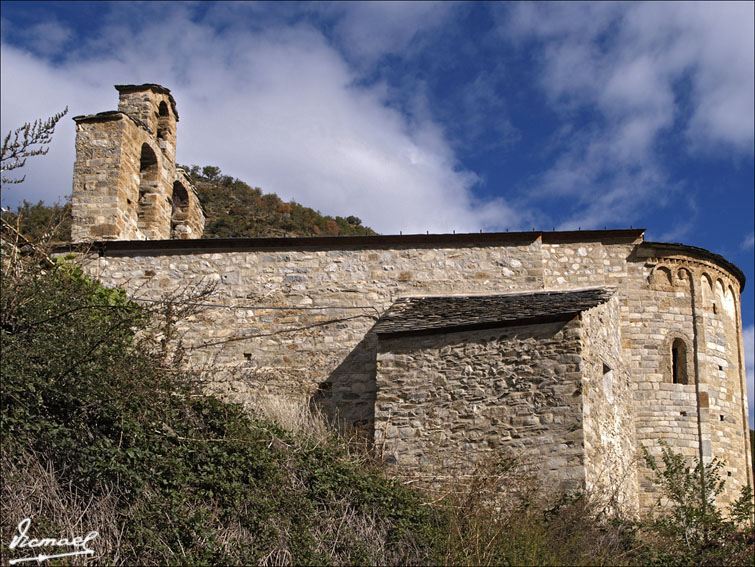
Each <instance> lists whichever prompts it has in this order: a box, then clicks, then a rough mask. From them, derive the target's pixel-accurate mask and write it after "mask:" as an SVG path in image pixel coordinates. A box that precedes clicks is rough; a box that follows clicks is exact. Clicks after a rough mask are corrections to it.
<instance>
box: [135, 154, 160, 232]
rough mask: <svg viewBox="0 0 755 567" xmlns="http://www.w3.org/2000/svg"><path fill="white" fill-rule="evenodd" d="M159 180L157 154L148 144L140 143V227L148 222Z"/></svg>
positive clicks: (138, 214) (138, 215) (138, 213)
mask: <svg viewBox="0 0 755 567" xmlns="http://www.w3.org/2000/svg"><path fill="white" fill-rule="evenodd" d="M158 181H159V167H158V163H157V155H155V152H154V151H153V150H152V148H150V147H149V145H148V144H142V151H141V156H140V158H139V208H138V211H137V219H138V223H139V226H140V228H142V227H143V226H144V223H148V222H149V221H150V220H152V219H151V217H152V214H151V213H152V211H153V209H154V206H155V199H157V188H158Z"/></svg>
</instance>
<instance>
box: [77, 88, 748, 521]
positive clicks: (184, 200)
mask: <svg viewBox="0 0 755 567" xmlns="http://www.w3.org/2000/svg"><path fill="white" fill-rule="evenodd" d="M116 89H117V90H118V92H119V95H120V101H119V105H118V110H117V111H111V112H103V113H99V114H93V115H89V116H77V117H75V118H74V120H75V122H76V131H77V137H76V163H75V166H74V180H73V196H72V198H73V216H74V226H73V238H74V240H75V241H76V242H87V243H90V246H89V247H88V250H89V256H88V257H87V269H88V270H89V272H90V273H91V274H92V275H93V276H95V277H97V278H99V279H100V280H101V281H103V282H104V283H105V284H106V285H118V286H123V287H124V288H126V289H127V290H129V291H130V293H131V295H132V296H133V297H135V298H137V299H147V300H149V299H157V298H160V297H163V296H165V295H166V294H169V293H174V292H176V291H177V290H183V289H192V288H196V289H199V288H201V287H202V286H205V285H207V284H209V283H212V284H213V285H215V286H216V288H215V291H214V293H213V295H212V297H211V299H209V300H206V302H207V304H206V305H205V306H204V309H203V310H202V311H201V312H200V313H198V314H197V315H194V316H192V317H191V318H189V319H188V320H186V321H183V322H182V323H181V324H180V330H181V331H182V333H183V337H184V339H183V341H184V345H185V346H186V347H187V349H188V353H189V355H190V357H189V358H190V361H191V363H192V364H195V365H197V366H198V367H202V366H204V367H205V368H207V367H210V368H212V372H211V373H209V375H210V376H212V379H211V381H210V382H209V383H208V384H207V388H208V389H209V390H211V391H215V392H219V393H222V394H223V395H225V396H226V397H229V398H231V399H233V400H236V401H240V402H244V401H245V400H246V401H248V400H250V399H252V398H253V397H254V396H262V395H276V396H286V397H291V398H296V399H300V400H302V401H303V402H309V403H314V404H318V405H319V406H320V407H322V408H323V409H324V410H326V411H327V412H328V414H329V415H330V416H331V417H332V418H333V419H334V420H335V421H337V422H338V423H339V424H340V425H341V426H344V427H353V428H358V429H360V430H361V431H362V432H363V433H364V435H366V436H368V438H369V439H370V441H371V443H372V447H373V449H374V450H375V451H376V453H378V454H379V455H380V456H381V457H382V458H383V459H385V461H386V462H387V463H389V464H391V465H392V466H394V467H396V470H397V472H400V473H402V474H407V475H415V476H417V477H418V478H430V479H432V478H433V476H434V475H439V474H443V475H449V474H450V475H454V474H463V473H464V472H465V471H469V470H470V469H471V468H473V467H474V466H476V464H478V463H481V462H484V461H485V460H487V459H500V458H501V457H503V456H507V455H517V456H518V457H520V458H521V459H523V462H525V463H528V466H529V467H530V468H531V469H532V470H533V471H535V472H536V473H537V475H538V476H539V478H541V479H542V481H543V482H544V483H545V484H546V485H547V486H549V487H552V488H553V489H565V490H571V489H580V488H587V489H598V490H601V489H602V490H610V491H612V492H613V493H614V494H615V495H616V498H617V500H618V501H619V502H620V503H621V504H622V505H624V506H626V507H627V508H628V509H632V510H637V509H639V510H648V509H649V508H650V507H651V506H652V505H653V504H654V503H655V499H656V497H657V495H656V494H654V492H653V485H652V484H651V483H650V481H649V478H648V471H646V470H645V469H644V466H643V465H642V461H641V459H639V458H638V455H639V450H640V447H641V446H645V447H648V448H649V450H650V451H651V453H655V454H658V453H659V450H660V442H661V441H665V442H666V443H668V444H669V445H670V446H671V447H672V448H674V449H675V450H676V451H677V452H681V453H683V454H685V455H688V456H696V457H701V458H703V459H704V460H706V461H709V460H710V459H712V458H713V457H718V458H719V459H721V460H722V461H723V462H724V463H725V467H724V474H725V475H726V481H727V483H726V491H725V493H724V494H723V495H722V497H721V504H727V503H730V502H731V501H733V499H735V498H736V497H737V496H738V495H739V490H740V488H741V487H742V486H745V485H748V484H751V482H752V481H751V479H752V471H751V464H750V463H751V460H750V446H749V439H748V435H749V431H748V424H747V394H746V384H745V365H744V353H743V344H742V319H741V313H740V294H741V292H742V290H743V288H744V285H745V278H744V275H743V273H742V272H741V270H739V269H738V268H737V267H736V266H735V265H733V264H732V263H730V262H728V261H727V260H726V259H725V258H722V257H721V256H718V255H716V254H713V253H711V252H708V251H707V250H704V249H702V248H696V247H692V246H685V245H682V244H671V243H662V242H648V241H645V240H644V236H643V230H641V229H627V230H599V231H565V232H540V231H533V232H517V233H511V232H506V233H485V234H432V235H400V236H391V235H384V236H358V237H297V238H251V239H205V240H203V239H200V237H201V235H202V229H203V225H204V214H203V212H202V208H201V205H200V204H199V200H198V198H197V194H196V191H195V190H194V188H193V187H192V185H191V183H190V181H189V179H188V177H187V176H186V173H185V172H183V171H182V170H181V169H179V168H177V167H176V165H175V147H176V123H177V122H178V114H177V112H176V103H175V101H174V99H173V96H172V95H171V94H170V91H169V90H168V89H166V88H164V87H161V86H159V85H154V84H146V85H118V86H116Z"/></svg>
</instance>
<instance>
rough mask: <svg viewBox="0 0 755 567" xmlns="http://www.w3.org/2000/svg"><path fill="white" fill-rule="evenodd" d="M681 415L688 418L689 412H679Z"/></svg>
mask: <svg viewBox="0 0 755 567" xmlns="http://www.w3.org/2000/svg"><path fill="white" fill-rule="evenodd" d="M679 415H681V416H684V417H687V412H686V411H680V412H679Z"/></svg>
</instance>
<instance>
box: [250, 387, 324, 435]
mask: <svg viewBox="0 0 755 567" xmlns="http://www.w3.org/2000/svg"><path fill="white" fill-rule="evenodd" d="M246 406H247V407H248V408H249V409H250V410H251V411H252V413H253V414H254V415H256V416H257V417H259V418H261V419H264V420H266V421H271V422H272V423H275V424H276V425H278V426H279V427H281V428H282V429H285V430H287V431H290V432H292V433H294V434H297V435H304V436H306V437H309V438H310V439H313V440H315V441H321V442H326V441H328V440H330V439H332V438H333V435H334V433H333V430H332V429H330V427H329V426H328V420H327V418H326V417H325V415H324V414H323V413H322V412H321V411H320V410H319V409H318V408H317V407H315V406H313V405H312V404H310V403H309V402H308V400H305V399H303V398H302V399H299V398H289V397H283V396H276V395H274V394H268V393H260V394H258V395H256V396H253V397H252V400H251V401H249V402H247V404H246Z"/></svg>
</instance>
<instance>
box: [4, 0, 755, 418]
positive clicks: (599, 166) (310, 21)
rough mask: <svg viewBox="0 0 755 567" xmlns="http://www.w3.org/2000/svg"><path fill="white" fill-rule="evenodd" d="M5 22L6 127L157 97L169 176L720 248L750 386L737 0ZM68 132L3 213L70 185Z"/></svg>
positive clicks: (378, 225) (519, 225)
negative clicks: (187, 170) (164, 97)
mask: <svg viewBox="0 0 755 567" xmlns="http://www.w3.org/2000/svg"><path fill="white" fill-rule="evenodd" d="M1 18H2V50H1V51H0V56H1V57H2V61H1V64H2V83H1V86H2V98H1V100H2V131H3V132H7V131H8V130H10V129H11V128H13V127H15V126H17V125H20V124H22V123H23V122H25V121H27V120H31V119H34V118H36V117H44V116H49V115H51V114H53V113H54V112H57V111H59V110H61V109H62V108H63V107H65V106H68V107H69V109H70V110H69V112H70V114H69V117H70V116H75V115H79V114H90V113H94V112H100V111H104V110H111V109H114V108H115V107H116V105H117V93H116V91H115V90H114V89H113V85H114V84H116V83H117V84H124V83H145V82H154V83H159V84H162V85H164V86H166V87H168V88H170V89H171V90H172V91H173V94H174V96H175V98H176V100H177V103H178V112H179V115H180V118H181V119H180V122H179V128H178V149H177V155H178V161H179V162H180V163H183V164H198V165H217V166H220V168H221V169H222V170H223V172H224V173H226V174H229V175H233V176H235V177H238V178H240V179H242V180H244V181H247V182H248V183H250V184H252V185H255V186H259V187H262V188H263V189H264V190H266V191H268V192H276V193H278V195H280V196H281V197H282V198H284V199H287V200H288V199H295V200H297V201H298V202H300V203H303V204H305V205H308V206H312V207H315V208H317V209H320V210H321V211H322V212H324V213H327V214H333V215H336V214H338V215H351V214H354V215H357V216H359V217H360V218H362V219H363V221H364V223H365V224H367V225H369V226H371V227H373V228H375V229H376V230H378V231H379V232H382V233H398V232H399V231H400V230H401V231H403V232H404V233H405V234H406V233H408V232H425V231H426V230H429V231H431V232H451V231H452V230H456V231H457V232H459V231H478V230H481V229H482V230H486V231H493V230H505V229H509V230H530V229H532V228H533V227H534V228H536V229H544V230H550V229H552V228H555V229H557V230H558V229H576V228H578V227H581V228H583V229H588V228H603V227H604V226H607V227H608V228H624V227H628V226H633V227H644V228H646V229H647V233H646V239H647V240H661V241H671V242H683V243H685V244H690V245H694V246H701V247H703V248H706V249H708V250H711V251H713V252H717V253H719V254H722V255H724V256H725V257H726V258H728V259H729V260H731V261H733V262H734V263H736V264H737V265H738V266H740V267H741V268H742V270H743V271H744V272H745V274H746V276H747V278H748V284H747V287H746V289H745V293H744V294H743V297H742V316H743V322H744V327H745V338H746V342H747V355H748V367H749V381H750V391H751V392H752V379H753V378H752V358H753V357H752V352H753V350H752V349H753V346H752V345H753V308H754V307H753V306H754V305H755V304H754V302H753V297H754V296H753V289H755V285H754V284H755V277H753V276H755V270H754V269H753V209H754V204H753V193H754V191H753V187H754V185H755V179H754V177H755V174H754V171H755V166H754V164H753V156H754V154H755V142H754V135H753V129H754V127H753V124H754V123H755V116H754V111H753V109H754V108H755V101H754V95H753V93H754V90H755V87H754V82H755V79H754V78H753V77H754V74H753V52H754V51H755V45H754V40H753V20H754V19H755V18H754V16H753V3H752V2H739V3H723V2H716V3H710V4H708V3H703V2H692V3H684V2H669V3H629V4H618V3H602V2H601V3H597V2H596V3H587V4H578V3H554V4H550V3H473V2H464V3H447V2H443V3H439V4H433V3H429V2H421V3H399V2H384V3H366V2H364V3H362V2H360V3H345V2H339V3H271V2H262V3H242V2H232V3H212V4H208V3H201V2H197V3H186V4H181V3H177V2H171V3H160V2H148V3H137V2H134V3H129V2H115V3H107V2H96V3H89V2H20V3H16V2H2V12H1ZM69 117H66V118H65V119H64V121H63V123H62V124H61V125H60V127H59V128H58V131H57V133H56V137H55V140H54V143H53V146H52V149H51V151H50V153H49V155H48V156H46V157H44V158H37V159H36V160H30V161H29V164H28V167H27V180H26V182H25V183H24V184H23V185H20V186H16V187H12V188H10V189H7V190H6V191H5V192H4V193H5V194H4V195H3V204H4V205H6V206H7V205H12V204H14V203H16V202H17V201H19V200H21V199H24V198H25V199H28V200H31V201H36V200H39V199H44V200H45V201H47V202H55V201H56V200H59V199H61V200H62V199H63V198H64V197H65V196H66V195H68V194H69V193H70V188H71V173H72V167H73V159H74V152H73V139H74V129H73V123H72V121H71V120H70V118H69ZM751 399H752V394H751ZM751 405H755V404H751Z"/></svg>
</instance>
